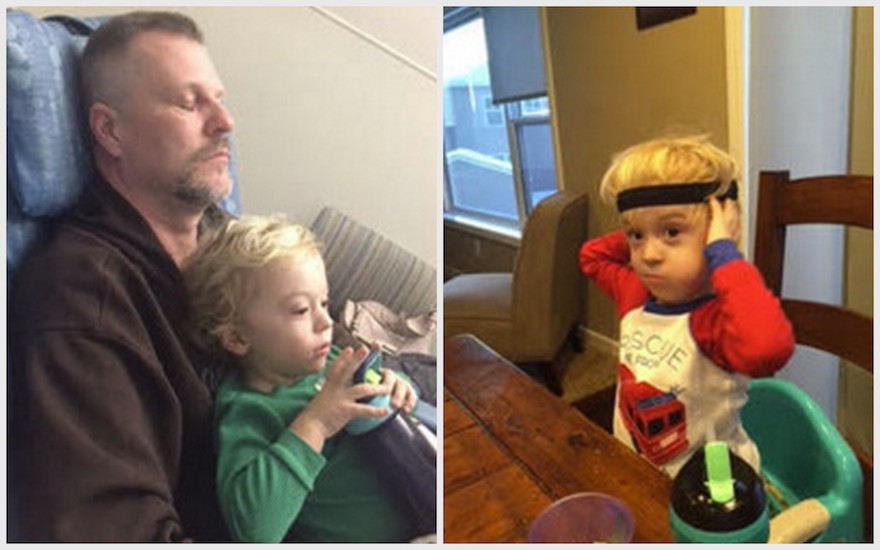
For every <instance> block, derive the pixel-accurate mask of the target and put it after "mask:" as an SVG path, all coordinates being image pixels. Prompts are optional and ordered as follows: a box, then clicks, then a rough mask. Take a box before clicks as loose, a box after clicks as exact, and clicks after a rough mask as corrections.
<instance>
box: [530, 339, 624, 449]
mask: <svg viewBox="0 0 880 550" xmlns="http://www.w3.org/2000/svg"><path fill="white" fill-rule="evenodd" d="M519 367H520V368H522V369H523V370H524V371H525V372H527V373H528V374H529V375H530V376H532V377H533V378H535V379H536V380H537V381H538V382H541V383H542V384H544V385H545V386H546V387H548V388H549V389H550V390H551V391H553V392H554V393H555V394H557V395H559V396H560V398H561V399H562V400H563V401H565V402H566V403H568V404H570V405H572V406H573V407H575V408H577V409H578V410H580V411H581V412H582V413H584V414H585V415H586V416H587V417H588V418H590V419H591V420H592V421H593V422H595V423H596V424H598V425H599V426H601V427H602V428H604V429H605V430H607V431H608V432H610V431H611V418H612V415H613V411H614V391H615V382H616V378H617V357H613V356H610V355H608V354H607V353H603V352H601V351H599V350H596V349H594V348H589V347H588V348H586V349H584V350H583V351H581V352H577V351H575V350H574V349H573V348H572V347H571V346H566V348H565V349H564V350H563V351H562V352H560V354H559V357H558V358H557V360H556V361H555V362H554V363H553V364H551V365H548V364H542V365H537V364H527V365H522V364H521V365H519Z"/></svg>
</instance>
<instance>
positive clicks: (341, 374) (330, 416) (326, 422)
mask: <svg viewBox="0 0 880 550" xmlns="http://www.w3.org/2000/svg"><path fill="white" fill-rule="evenodd" d="M367 352H368V350H367V348H360V349H358V350H357V351H352V349H351V348H345V349H344V350H342V352H341V353H340V354H339V357H337V358H336V360H335V361H333V363H332V364H331V365H330V366H329V367H328V368H327V375H326V378H325V380H324V385H323V387H322V388H321V390H320V391H319V392H318V394H317V395H316V396H315V398H314V399H312V401H311V402H310V403H309V404H308V405H307V406H306V408H305V409H303V411H302V412H301V413H300V414H299V415H298V416H297V417H296V418H295V419H294V421H293V422H292V423H291V424H290V426H289V429H290V431H291V432H293V433H294V434H295V435H297V436H299V438H300V439H302V440H303V441H305V442H306V443H307V444H308V445H309V446H310V447H312V449H314V450H315V451H316V452H321V449H323V448H324V441H325V440H327V439H328V438H330V437H332V436H334V435H336V433H337V432H339V430H341V429H342V428H343V427H345V425H346V424H348V421H349V420H351V419H352V418H355V417H357V416H370V417H382V416H385V415H387V414H388V411H387V410H386V409H383V408H380V407H373V406H371V405H367V404H365V403H358V402H357V401H358V399H362V398H364V397H372V396H374V395H382V394H387V393H389V392H390V391H391V389H392V388H391V386H388V385H386V384H366V383H364V384H355V385H352V383H351V379H352V376H353V375H354V371H356V370H357V367H358V365H359V364H360V363H361V361H363V360H364V358H365V357H366V356H367Z"/></svg>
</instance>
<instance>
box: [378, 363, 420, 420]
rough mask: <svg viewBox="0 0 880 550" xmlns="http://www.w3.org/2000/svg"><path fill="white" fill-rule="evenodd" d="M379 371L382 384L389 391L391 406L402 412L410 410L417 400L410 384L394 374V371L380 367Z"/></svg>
mask: <svg viewBox="0 0 880 550" xmlns="http://www.w3.org/2000/svg"><path fill="white" fill-rule="evenodd" d="M381 372H382V385H383V386H385V387H387V388H388V389H389V392H390V393H391V406H392V407H393V408H395V409H403V411H404V412H412V410H413V409H414V408H415V407H416V401H417V400H418V398H417V397H416V392H415V390H414V389H413V388H412V386H410V385H409V383H407V382H406V380H404V379H402V378H400V377H399V376H397V375H396V374H394V371H391V370H389V369H381Z"/></svg>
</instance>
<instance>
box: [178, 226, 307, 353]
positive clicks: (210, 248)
mask: <svg viewBox="0 0 880 550" xmlns="http://www.w3.org/2000/svg"><path fill="white" fill-rule="evenodd" d="M315 256H317V257H320V245H319V243H318V241H317V239H316V237H315V235H314V234H313V233H312V232H311V231H309V230H308V229H307V228H305V227H303V226H301V225H297V224H292V223H289V222H288V221H287V219H286V218H285V217H284V216H283V215H281V214H275V215H272V216H242V217H241V218H238V219H233V220H230V221H229V222H228V223H227V224H226V225H225V226H224V227H223V228H222V229H220V230H218V231H217V232H216V234H214V235H213V236H211V237H210V238H208V239H206V241H205V242H203V243H201V244H200V246H199V248H198V249H197V250H196V252H195V254H193V256H192V257H191V258H190V260H189V261H188V262H187V265H186V267H185V269H184V272H183V275H184V281H185V283H186V288H187V291H188V296H189V302H190V312H191V315H192V318H193V322H194V325H195V326H194V328H195V333H196V337H197V338H198V340H199V343H200V344H202V345H203V346H205V347H206V348H214V347H215V346H216V345H217V343H218V337H219V334H220V333H221V331H223V330H224V329H225V328H227V327H229V326H231V325H232V324H234V322H235V320H236V316H237V314H238V310H239V308H240V306H241V301H242V300H243V299H244V298H245V293H246V290H247V289H246V283H247V281H248V278H249V276H250V275H252V274H253V272H254V271H256V270H258V269H260V268H262V267H264V266H266V265H267V264H269V263H270V262H272V261H273V260H275V259H278V258H287V257H295V258H303V259H306V258H313V257H315Z"/></svg>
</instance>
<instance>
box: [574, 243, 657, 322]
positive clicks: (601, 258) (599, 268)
mask: <svg viewBox="0 0 880 550" xmlns="http://www.w3.org/2000/svg"><path fill="white" fill-rule="evenodd" d="M579 260H580V266H581V272H582V273H583V274H584V275H585V276H586V277H587V278H589V279H590V280H591V281H593V283H595V285H596V286H597V287H599V290H601V291H602V292H604V293H605V294H607V295H608V296H610V297H611V299H612V300H614V304H615V305H616V306H617V314H618V316H620V317H623V316H624V315H625V314H626V313H627V312H628V311H629V310H631V309H633V308H635V307H639V306H641V305H642V304H644V303H645V301H647V299H648V290H647V289H646V288H645V286H644V285H643V284H642V283H641V281H639V279H638V277H636V274H635V272H634V271H633V270H632V268H631V267H630V266H629V245H628V244H627V242H626V233H624V231H623V230H619V231H615V232H613V233H609V234H607V235H605V236H603V237H598V238H595V239H592V240H590V241H587V242H586V243H584V245H583V246H581V252H580V258H579Z"/></svg>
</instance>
